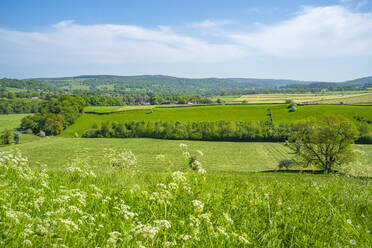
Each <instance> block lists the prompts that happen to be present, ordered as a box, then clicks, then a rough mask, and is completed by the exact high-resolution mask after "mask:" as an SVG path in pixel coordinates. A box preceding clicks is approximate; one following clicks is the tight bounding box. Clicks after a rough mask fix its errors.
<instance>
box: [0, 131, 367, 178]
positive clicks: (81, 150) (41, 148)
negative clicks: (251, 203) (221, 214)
mask: <svg viewBox="0 0 372 248" xmlns="http://www.w3.org/2000/svg"><path fill="white" fill-rule="evenodd" d="M38 139H40V138H38ZM181 143H184V144H187V145H188V146H189V147H190V149H191V150H193V151H196V150H200V151H202V152H203V153H204V156H203V157H201V161H202V162H203V165H204V167H205V168H206V169H207V170H208V171H214V172H234V173H238V172H254V171H262V170H272V169H277V166H278V162H279V161H280V160H281V159H285V158H291V156H292V155H291V154H290V153H289V150H288V149H287V148H286V147H285V146H284V145H283V144H281V143H260V142H254V143H250V142H208V141H178V140H157V139H82V138H79V139H75V138H59V137H51V138H49V137H47V138H42V139H40V140H37V141H35V142H27V143H24V144H19V145H13V146H8V147H4V148H2V149H3V150H11V149H14V148H17V149H19V150H20V151H21V152H22V154H24V155H25V156H27V157H28V158H29V159H30V162H31V164H32V165H36V164H47V165H49V166H51V167H54V168H58V167H60V166H62V165H64V164H66V163H68V162H71V161H72V160H73V159H75V158H77V157H79V158H80V159H86V160H87V161H88V162H89V164H91V165H98V166H99V165H100V164H102V163H103V161H104V155H105V149H107V148H112V149H121V148H127V149H130V150H132V151H133V153H134V154H135V155H136V156H137V159H138V163H139V164H141V166H142V168H143V169H145V170H147V171H162V170H164V168H162V167H161V166H159V161H156V159H155V157H156V155H159V154H164V155H166V156H167V159H168V160H170V161H172V163H173V167H172V168H173V169H180V168H182V166H183V164H184V161H183V159H182V154H181V151H180V148H179V144H181ZM355 149H357V150H358V151H361V153H362V155H361V156H362V157H361V159H362V161H363V163H364V164H365V165H366V168H367V169H368V171H369V173H372V145H355Z"/></svg>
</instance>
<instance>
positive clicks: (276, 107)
mask: <svg viewBox="0 0 372 248" xmlns="http://www.w3.org/2000/svg"><path fill="white" fill-rule="evenodd" d="M287 107H288V106H287V105H285V104H272V105H270V104H263V105H218V106H199V107H184V108H155V109H154V110H153V112H152V113H150V112H149V111H148V110H138V111H128V112H120V113H114V114H109V115H96V114H84V115H82V116H81V117H79V118H78V119H77V120H76V122H75V123H74V124H73V125H72V126H70V127H69V128H68V129H66V130H65V131H64V132H63V133H62V136H65V137H72V136H73V135H74V133H75V132H76V133H78V134H80V135H81V134H82V133H83V132H84V131H85V130H86V129H89V128H91V127H92V124H93V123H94V122H95V123H97V124H100V123H102V122H106V121H111V122H112V121H129V120H150V121H157V120H162V121H180V122H187V121H216V120H226V121H257V120H258V121H267V120H268V117H267V109H268V108H270V109H271V111H272V116H273V121H274V123H291V122H294V121H296V120H300V119H304V118H306V117H309V116H320V115H322V114H324V113H333V114H336V115H343V116H345V117H347V118H349V119H351V120H353V121H354V119H353V117H354V116H361V117H363V118H364V119H366V120H372V107H370V106H342V105H304V106H298V107H297V111H296V112H289V111H288V108H287Z"/></svg>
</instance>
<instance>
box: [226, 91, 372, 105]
mask: <svg viewBox="0 0 372 248" xmlns="http://www.w3.org/2000/svg"><path fill="white" fill-rule="evenodd" d="M360 98H361V99H360ZM288 99H290V100H293V101H294V102H296V103H335V104H339V103H340V102H344V103H345V104H346V103H347V104H358V103H362V102H365V101H368V102H371V99H372V93H360V92H359V93H358V92H347V93H331V94H330V93H326V94H252V95H243V96H241V97H239V98H236V99H234V100H232V102H243V101H246V102H247V103H285V101H286V100H288Z"/></svg>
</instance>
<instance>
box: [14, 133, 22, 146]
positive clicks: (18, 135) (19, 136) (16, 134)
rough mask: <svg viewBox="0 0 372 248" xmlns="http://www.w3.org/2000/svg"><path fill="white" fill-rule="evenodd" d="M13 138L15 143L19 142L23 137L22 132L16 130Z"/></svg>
mask: <svg viewBox="0 0 372 248" xmlns="http://www.w3.org/2000/svg"><path fill="white" fill-rule="evenodd" d="M13 139H14V143H16V144H19V140H20V139H21V133H20V132H14V134H13Z"/></svg>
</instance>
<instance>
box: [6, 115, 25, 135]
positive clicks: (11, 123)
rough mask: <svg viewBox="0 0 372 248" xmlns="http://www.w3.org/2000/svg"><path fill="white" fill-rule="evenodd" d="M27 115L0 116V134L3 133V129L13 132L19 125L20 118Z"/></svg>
mask: <svg viewBox="0 0 372 248" xmlns="http://www.w3.org/2000/svg"><path fill="white" fill-rule="evenodd" d="M27 115H29V114H9V115H1V114H0V132H2V131H4V130H5V129H8V130H13V129H15V128H18V127H19V126H20V125H21V120H22V118H23V117H25V116H27Z"/></svg>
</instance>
